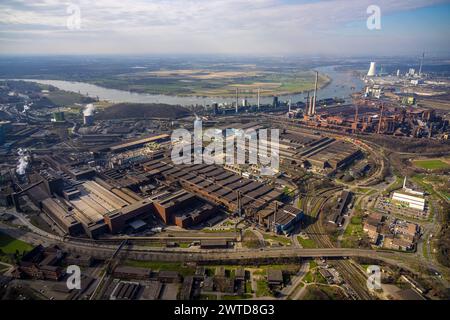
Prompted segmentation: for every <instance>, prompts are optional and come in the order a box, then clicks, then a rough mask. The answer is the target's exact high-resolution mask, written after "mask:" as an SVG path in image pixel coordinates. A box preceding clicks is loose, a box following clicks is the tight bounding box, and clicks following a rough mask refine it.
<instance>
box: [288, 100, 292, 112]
mask: <svg viewBox="0 0 450 320" xmlns="http://www.w3.org/2000/svg"><path fill="white" fill-rule="evenodd" d="M288 106H289V112H291V99H289V102H288Z"/></svg>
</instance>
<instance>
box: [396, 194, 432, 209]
mask: <svg viewBox="0 0 450 320" xmlns="http://www.w3.org/2000/svg"><path fill="white" fill-rule="evenodd" d="M392 200H395V201H400V202H404V203H407V204H408V205H409V207H410V208H413V209H417V210H421V211H424V210H425V199H424V198H423V197H419V196H413V195H410V194H407V193H405V192H401V191H397V192H394V194H393V196H392Z"/></svg>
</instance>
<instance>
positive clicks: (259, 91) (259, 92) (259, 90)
mask: <svg viewBox="0 0 450 320" xmlns="http://www.w3.org/2000/svg"><path fill="white" fill-rule="evenodd" d="M260 96H261V89H260V88H258V110H259V107H260V104H259V103H260Z"/></svg>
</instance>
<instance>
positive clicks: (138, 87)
mask: <svg viewBox="0 0 450 320" xmlns="http://www.w3.org/2000/svg"><path fill="white" fill-rule="evenodd" d="M314 80H315V74H314V72H313V71H307V70H300V69H298V70H289V71H286V70H282V69H280V70H275V71H273V70H264V69H260V70H255V69H250V70H248V69H246V68H245V67H240V68H238V69H234V68H233V70H231V69H230V70H215V69H210V68H204V69H196V68H193V69H181V70H159V71H151V72H132V73H127V74H115V75H112V76H111V77H108V78H101V79H95V80H92V79H90V80H89V81H88V82H89V83H93V84H96V85H99V86H103V87H107V88H113V89H120V90H127V91H132V92H139V93H149V94H165V95H178V96H203V97H234V96H235V94H236V88H239V91H240V94H241V96H247V97H256V92H257V90H258V88H260V93H261V95H262V96H272V95H286V94H295V93H302V92H305V91H311V90H313V89H314ZM330 81H331V79H329V78H328V77H327V76H326V75H324V74H320V75H319V87H324V86H325V85H327V84H328V83H329V82H330Z"/></svg>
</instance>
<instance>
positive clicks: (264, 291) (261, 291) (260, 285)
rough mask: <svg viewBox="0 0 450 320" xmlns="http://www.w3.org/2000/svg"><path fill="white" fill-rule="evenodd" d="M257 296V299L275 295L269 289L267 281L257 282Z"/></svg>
mask: <svg viewBox="0 0 450 320" xmlns="http://www.w3.org/2000/svg"><path fill="white" fill-rule="evenodd" d="M256 296H257V297H272V296H273V293H272V291H271V290H270V288H269V284H268V283H267V281H266V280H265V279H261V280H257V281H256Z"/></svg>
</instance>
